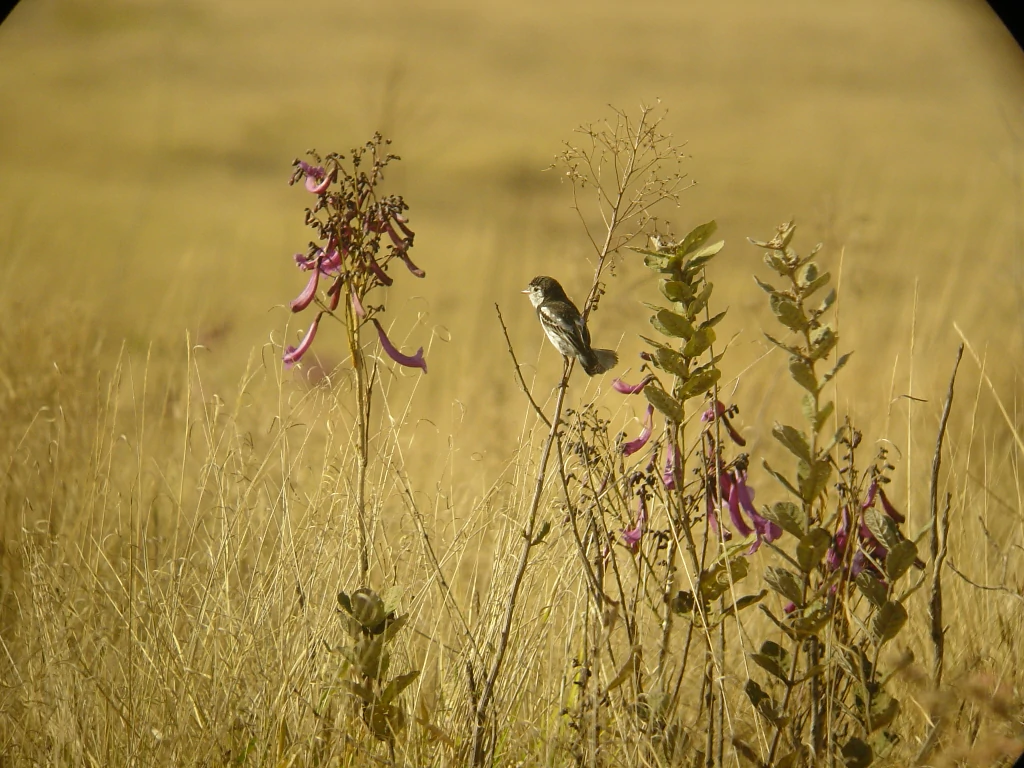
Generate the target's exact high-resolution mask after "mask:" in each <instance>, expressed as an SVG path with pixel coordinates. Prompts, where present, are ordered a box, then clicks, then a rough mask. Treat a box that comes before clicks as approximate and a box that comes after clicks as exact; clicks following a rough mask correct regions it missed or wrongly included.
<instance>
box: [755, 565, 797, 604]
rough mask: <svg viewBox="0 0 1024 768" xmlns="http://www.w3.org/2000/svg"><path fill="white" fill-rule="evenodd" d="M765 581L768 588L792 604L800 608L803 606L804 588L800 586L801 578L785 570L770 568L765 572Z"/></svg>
mask: <svg viewBox="0 0 1024 768" xmlns="http://www.w3.org/2000/svg"><path fill="white" fill-rule="evenodd" d="M764 580H765V582H767V584H768V586H769V587H771V588H772V589H774V590H775V591H776V592H778V593H779V594H780V595H782V596H783V597H785V598H786V599H787V600H789V601H790V602H791V603H793V604H795V605H797V606H799V605H802V604H803V601H804V595H803V588H802V587H801V586H800V583H801V582H800V577H799V576H797V575H796V574H794V573H791V572H790V571H787V570H786V569H785V568H777V567H775V566H768V567H767V568H765V570H764Z"/></svg>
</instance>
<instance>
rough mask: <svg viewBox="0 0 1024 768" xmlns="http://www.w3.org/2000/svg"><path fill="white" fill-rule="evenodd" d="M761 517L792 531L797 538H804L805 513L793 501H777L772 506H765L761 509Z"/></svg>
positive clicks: (789, 531) (786, 530) (787, 531)
mask: <svg viewBox="0 0 1024 768" xmlns="http://www.w3.org/2000/svg"><path fill="white" fill-rule="evenodd" d="M761 517H764V518H766V519H767V520H770V521H771V522H773V523H775V524H776V525H777V526H779V527H780V528H782V530H784V531H785V532H786V533H791V534H793V535H794V536H796V537H797V538H802V537H803V535H804V524H803V513H802V512H801V511H800V508H799V507H798V506H797V505H796V504H794V503H793V502H791V501H777V502H775V504H773V505H772V506H771V507H764V508H763V509H762V510H761Z"/></svg>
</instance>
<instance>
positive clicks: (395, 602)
mask: <svg viewBox="0 0 1024 768" xmlns="http://www.w3.org/2000/svg"><path fill="white" fill-rule="evenodd" d="M404 595H405V589H403V588H402V587H400V586H398V585H395V586H393V587H388V590H387V591H386V592H385V593H384V613H385V614H389V613H394V612H395V611H397V610H398V609H399V608H400V607H401V605H402V597H403V596H404Z"/></svg>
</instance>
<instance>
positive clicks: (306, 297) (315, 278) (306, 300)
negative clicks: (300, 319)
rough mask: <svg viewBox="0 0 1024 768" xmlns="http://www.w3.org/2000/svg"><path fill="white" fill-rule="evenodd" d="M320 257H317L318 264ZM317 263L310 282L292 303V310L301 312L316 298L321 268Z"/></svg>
mask: <svg viewBox="0 0 1024 768" xmlns="http://www.w3.org/2000/svg"><path fill="white" fill-rule="evenodd" d="M319 262H320V257H317V259H316V264H319ZM316 264H314V265H313V274H312V275H310V276H309V282H307V283H306V287H305V288H303V289H302V293H300V294H299V295H298V296H297V297H296V298H295V299H294V300H293V301H292V303H291V305H290V306H291V308H292V312H301V311H302V310H304V309H305V308H306V307H308V306H309V305H310V304H311V303H312V301H313V299H314V298H316V289H317V286H318V285H319V283H320V270H319V269H318V268H317V266H316Z"/></svg>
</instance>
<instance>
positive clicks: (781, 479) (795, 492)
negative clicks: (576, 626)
mask: <svg viewBox="0 0 1024 768" xmlns="http://www.w3.org/2000/svg"><path fill="white" fill-rule="evenodd" d="M648 389H650V387H649V386H648V387H647V389H645V390H644V392H646V391H647V390H648ZM761 463H762V464H763V465H764V468H765V469H766V470H768V474H770V475H771V476H772V477H774V478H775V479H776V480H778V481H779V482H780V483H782V485H783V486H785V488H786V490H788V491H789V492H790V493H792V494H793V495H794V496H796V497H797V498H798V499H799V498H801V496H800V491H798V490H797V489H796V488H794V487H793V484H792V483H791V482H789V480H787V479H786V476H785V475H783V474H782V473H781V472H776V471H775V470H774V469H772V467H771V464H769V463H768V461H767V460H766V459H761ZM779 525H782V523H779ZM800 534H801V535H802V534H803V529H802V528H801V529H800Z"/></svg>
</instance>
